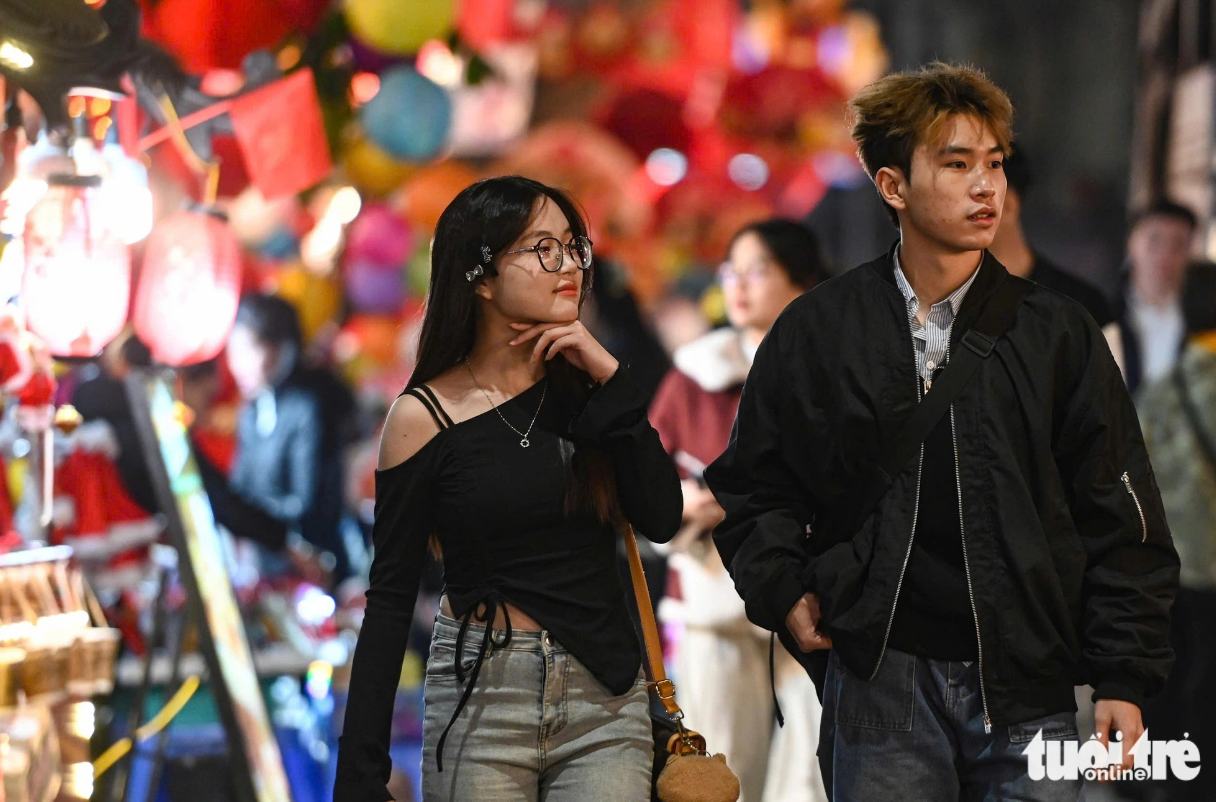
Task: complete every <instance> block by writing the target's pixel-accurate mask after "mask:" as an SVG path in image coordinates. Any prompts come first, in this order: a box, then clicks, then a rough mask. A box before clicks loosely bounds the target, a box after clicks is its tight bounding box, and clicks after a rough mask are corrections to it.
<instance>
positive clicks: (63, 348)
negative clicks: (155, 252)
mask: <svg viewBox="0 0 1216 802" xmlns="http://www.w3.org/2000/svg"><path fill="white" fill-rule="evenodd" d="M100 183H101V178H100V177H99V176H76V175H65V174H53V175H50V176H48V178H47V185H48V188H47V191H46V194H44V195H43V196H42V198H41V199H40V200H39V201H38V203H36V204H35V205H34V207H33V208H32V209H31V210H30V213H29V215H28V216H27V217H26V220H25V235H24V240H23V245H24V248H25V270H24V273H23V275H22V282H21V299H22V303H23V304H24V306H25V314H26V322H27V325H28V326H29V329H30V331H32V332H34V333H35V334H37V335H38V336H39V337H41V338H42V339H43V340H45V341H46V344H47V347H48V348H49V349H50V352H51V353H52V354H53V355H55V356H85V357H87V356H95V355H96V354H97V353H98V352H99V351H101V349H102V348H103V347H105V345H106V344H107V343H109V342H110V341H111V340H113V339H114V338H115V337H116V336H118V333H119V332H120V331H121V330H122V327H123V324H124V323H125V322H126V320H127V305H128V303H129V302H130V298H131V254H130V250H129V249H128V248H127V245H126V243H125V242H123V239H122V235H121V232H119V231H117V230H115V229H114V228H113V227H112V226H110V225H109V224H108V223H109V221H110V219H111V215H109V214H105V213H104V212H103V210H102V209H101V208H100V206H101V202H102V201H103V200H104V195H102V194H100V193H99V191H98V187H99V186H100Z"/></svg>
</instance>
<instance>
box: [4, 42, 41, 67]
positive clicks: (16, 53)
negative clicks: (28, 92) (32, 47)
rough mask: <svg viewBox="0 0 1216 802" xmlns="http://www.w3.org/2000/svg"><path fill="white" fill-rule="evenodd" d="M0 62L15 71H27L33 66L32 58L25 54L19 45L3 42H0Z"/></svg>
mask: <svg viewBox="0 0 1216 802" xmlns="http://www.w3.org/2000/svg"><path fill="white" fill-rule="evenodd" d="M0 62H3V63H4V65H5V66H6V67H11V68H12V69H15V70H28V69H29V68H30V67H32V66H34V57H33V56H31V55H30V54H29V53H27V52H25V50H23V49H22V48H21V46H20V45H17V44H16V43H14V42H11V41H8V40H5V41H3V42H0Z"/></svg>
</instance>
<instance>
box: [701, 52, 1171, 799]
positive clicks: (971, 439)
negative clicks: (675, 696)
mask: <svg viewBox="0 0 1216 802" xmlns="http://www.w3.org/2000/svg"><path fill="white" fill-rule="evenodd" d="M851 107H852V113H853V116H854V123H853V137H854V139H855V141H856V142H857V145H858V153H859V156H860V158H861V161H862V164H863V166H864V167H865V168H866V170H867V172H868V173H869V174H870V176H871V178H872V179H873V180H874V183H875V186H876V187H877V189H878V192H879V195H880V196H881V198H882V200H883V202H884V203H885V204H886V206H887V210H888V212H889V213H890V214H891V217H892V219H893V220H894V221H895V222H896V224H897V225H898V226H899V235H900V236H899V240H898V241H897V242H896V243H895V244H894V245H893V246H892V248H891V250H890V251H889V252H888V253H887V254H886V255H884V256H882V257H881V258H879V259H876V260H874V261H873V262H870V263H869V264H865V265H862V266H860V267H857V268H856V269H854V270H851V271H849V272H848V273H845V274H844V275H842V276H840V277H838V278H836V279H833V280H830V281H828V282H825V283H824V284H822V285H820V286H819V287H818V288H816V289H815V290H812V291H811V292H809V293H807V294H806V295H804V296H802V297H801V298H799V299H798V300H796V301H794V302H793V303H792V304H790V306H789V307H787V309H786V310H785V311H784V312H783V313H782V315H781V316H780V317H779V318H778V319H777V321H776V323H775V324H774V325H773V327H772V328H771V329H770V331H769V333H768V335H767V336H766V337H765V339H764V341H763V342H762V343H761V345H760V348H759V350H758V351H757V353H756V357H755V361H754V363H753V367H752V370H751V373H750V375H749V377H748V379H747V383H746V385H745V386H744V389H743V394H742V398H741V400H740V406H739V412H738V416H737V417H736V419H735V425H734V428H733V430H732V433H731V438H730V443H729V445H728V447H727V450H726V452H725V453H724V454H723V455H722V456H721V457H720V458H719V459H718V460H716V461H715V462H714V463H713V464H712V465H710V466H709V468H708V469H707V471H706V473H705V477H706V480H707V482H708V484H709V486H710V488H711V489H712V490H713V492H714V494H715V496H716V497H717V499H718V502H719V503H720V504H721V505H722V507H723V509H724V510H725V512H726V517H725V519H724V520H723V521H722V523H721V524H720V525H719V526H718V527H717V528H716V529H715V531H714V540H715V542H716V544H717V546H718V549H719V550H720V552H721V554H722V558H723V561H724V563H725V564H726V565H727V566H728V567H729V569H730V572H731V575H732V576H733V578H734V581H735V585H736V587H737V589H738V590H739V593H740V595H741V596H742V597H743V599H744V602H745V604H746V608H747V612H748V616H749V617H750V618H751V620H752V621H754V622H755V623H757V624H759V625H760V626H763V627H765V628H767V629H770V630H772V631H774V632H776V633H778V635H779V636H780V637H781V638H782V640H783V642H785V643H786V645H787V647H788V648H790V650H791V652H792V653H794V654H800V655H801V659H802V660H803V662H804V665H805V666H806V667H807V669H808V671H810V672H811V674H812V676H815V677H816V680H817V683H818V684H819V685H820V688H821V690H822V692H823V701H824V716H823V731H822V735H821V740H820V749H819V757H820V761H821V763H822V765H823V774H824V777H825V780H826V782H827V784H828V785H829V786H830V787H829V788H828V791H829V794H830V795H831V796H832V798H833V799H835V800H845V801H846V802H853V801H854V800H857V801H859V802H864V801H867V800H878V799H901V800H922V799H923V800H926V801H929V800H932V801H933V802H939V801H940V800H955V799H960V798H961V799H985V800H1004V799H1019V800H1044V801H1046V800H1064V799H1068V800H1075V799H1076V798H1077V796H1078V794H1079V792H1080V783H1079V782H1076V781H1073V782H1051V781H1047V780H1042V781H1035V780H1032V779H1031V778H1030V776H1029V774H1028V770H1027V768H1028V762H1027V758H1026V757H1025V756H1024V755H1023V750H1024V749H1025V748H1026V746H1027V744H1028V743H1030V742H1031V741H1032V740H1033V739H1034V738H1035V736H1036V734H1038V733H1039V732H1041V733H1042V737H1043V738H1045V739H1053V738H1054V739H1061V738H1063V739H1068V738H1076V737H1077V735H1076V733H1077V728H1076V712H1075V711H1076V703H1075V698H1074V686H1075V685H1080V684H1085V683H1089V684H1092V685H1093V686H1094V688H1095V694H1094V696H1095V698H1096V700H1097V710H1096V717H1097V730H1098V734H1099V736H1100V737H1101V738H1102V739H1103V740H1106V739H1108V738H1110V737H1113V736H1114V733H1116V732H1118V733H1120V734H1121V735H1122V737H1123V739H1124V741H1125V742H1126V743H1128V744H1129V745H1130V743H1131V742H1133V741H1135V739H1136V738H1137V737H1138V736H1139V735H1140V733H1141V731H1142V723H1141V715H1140V705H1141V704H1142V700H1143V699H1144V697H1145V696H1146V695H1147V694H1150V693H1152V692H1154V691H1156V690H1157V689H1158V688H1159V687H1160V686H1161V685H1162V683H1163V681H1164V679H1165V676H1166V674H1167V672H1168V670H1169V667H1170V662H1171V660H1172V652H1171V651H1170V648H1169V645H1168V642H1167V638H1168V632H1169V609H1170V604H1171V602H1172V600H1173V597H1174V593H1175V589H1176V587H1177V583H1178V557H1177V554H1176V553H1175V551H1174V547H1173V545H1172V542H1171V539H1170V534H1169V530H1168V528H1167V526H1166V522H1165V516H1164V513H1163V511H1162V507H1161V500H1160V496H1159V493H1158V490H1157V484H1156V480H1155V478H1154V477H1153V473H1152V469H1151V467H1150V465H1149V461H1148V457H1147V455H1146V453H1145V449H1144V443H1143V438H1142V436H1141V432H1140V427H1139V424H1138V423H1137V420H1136V414H1135V410H1134V408H1133V407H1132V403H1131V400H1130V398H1129V397H1128V394H1127V390H1126V389H1125V386H1124V383H1123V380H1122V377H1121V376H1120V373H1119V369H1118V367H1117V366H1116V365H1115V361H1114V359H1113V358H1112V357H1111V353H1110V349H1109V348H1108V347H1107V345H1106V341H1105V339H1104V338H1103V336H1102V332H1101V330H1100V329H1099V328H1098V326H1097V324H1096V323H1095V322H1094V320H1093V319H1092V318H1091V317H1090V316H1089V315H1088V314H1086V313H1085V311H1084V309H1083V308H1082V307H1081V306H1080V305H1079V304H1077V303H1076V302H1075V301H1072V300H1070V299H1068V298H1066V297H1065V296H1063V295H1061V294H1059V293H1056V292H1054V291H1052V290H1048V289H1046V288H1044V287H1039V286H1037V285H1034V284H1032V283H1030V282H1027V281H1026V280H1024V279H1021V278H1018V277H1015V276H1010V275H1009V273H1008V272H1007V271H1006V269H1005V268H1004V267H1002V266H1001V264H1000V263H999V262H997V261H996V259H994V258H993V257H992V256H991V255H990V254H989V253H988V252H987V248H988V246H989V244H990V243H991V242H992V238H993V235H994V233H995V232H996V229H997V226H998V225H999V224H1000V220H1001V211H1002V205H1003V202H1004V197H1005V189H1006V179H1005V174H1004V171H1003V165H1002V161H1003V159H1004V157H1005V154H1006V153H1007V152H1008V149H1009V142H1010V136H1011V122H1012V113H1013V112H1012V107H1011V105H1010V103H1009V99H1008V98H1007V97H1006V96H1005V94H1004V93H1003V92H1002V91H1001V90H1000V89H998V88H997V87H996V86H994V85H993V84H992V83H991V82H989V81H988V79H987V78H986V77H985V76H984V75H983V74H982V73H980V72H978V71H976V70H973V69H969V68H965V67H955V66H950V65H946V64H933V65H931V66H929V67H927V68H924V69H922V70H919V71H916V72H909V73H899V74H892V75H888V76H887V77H885V78H883V79H881V80H879V81H878V82H876V83H874V84H872V85H870V86H868V87H866V88H865V89H864V90H862V92H861V93H860V94H859V95H858V96H857V97H856V98H854V99H853V101H852V103H851ZM952 363H957V364H952ZM935 391H936V392H935ZM946 401H949V404H948V406H947V405H946V404H945V402H946ZM929 410H936V412H935V413H933V414H930V413H929ZM918 412H919V413H921V414H920V415H917V414H916V413H918ZM918 427H919V428H920V429H921V431H920V432H919V433H916V432H917V428H918ZM909 433H913V434H909ZM807 757H808V759H810V756H809V755H808V756H807ZM1127 762H1128V765H1130V757H1129V758H1128V760H1127Z"/></svg>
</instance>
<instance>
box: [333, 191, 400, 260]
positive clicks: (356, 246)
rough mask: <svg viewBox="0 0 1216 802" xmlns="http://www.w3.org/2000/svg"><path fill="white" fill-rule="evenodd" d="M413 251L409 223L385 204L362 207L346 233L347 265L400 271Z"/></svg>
mask: <svg viewBox="0 0 1216 802" xmlns="http://www.w3.org/2000/svg"><path fill="white" fill-rule="evenodd" d="M413 249H414V235H413V232H411V231H410V227H409V224H407V223H406V222H405V221H404V220H402V219H401V218H400V217H398V216H397V215H395V214H393V212H392V210H391V209H389V208H388V207H387V206H384V205H383V204H369V205H367V206H365V207H364V208H363V211H362V212H360V213H359V216H358V217H356V218H355V221H354V222H353V223H351V225H350V228H349V229H348V230H347V232H346V251H345V252H344V253H343V259H344V261H346V263H347V264H352V263H355V262H364V263H367V264H370V265H372V266H373V267H378V268H380V269H382V270H384V269H400V268H401V267H402V266H403V265H404V264H405V262H406V260H407V259H408V258H409V256H410V253H411V252H412V251H413Z"/></svg>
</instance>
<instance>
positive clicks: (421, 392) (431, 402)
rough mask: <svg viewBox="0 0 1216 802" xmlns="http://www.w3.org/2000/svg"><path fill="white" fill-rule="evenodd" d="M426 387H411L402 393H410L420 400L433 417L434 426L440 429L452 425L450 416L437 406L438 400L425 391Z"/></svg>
mask: <svg viewBox="0 0 1216 802" xmlns="http://www.w3.org/2000/svg"><path fill="white" fill-rule="evenodd" d="M427 389H429V388H427V387H426V385H422V386H421V387H411V388H409V389H408V390H406V391H405V392H404V393H402V395H412V396H413V397H414V398H417V399H418V400H419V401H421V402H422V405H423V406H424V407H426V411H427V412H429V413H431V417H432V418H434V419H435V425H436V426H438V427H439V428H440V429H446V428H448V427H449V426H451V425H452V423H451V418H449V417H448V416H447V413H446V412H444V411H443V407H441V406H439V401H438V400H437V399H435V398H434V397H433V396H432V394H430V393H428V392H426V390H427Z"/></svg>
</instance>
